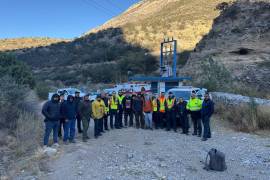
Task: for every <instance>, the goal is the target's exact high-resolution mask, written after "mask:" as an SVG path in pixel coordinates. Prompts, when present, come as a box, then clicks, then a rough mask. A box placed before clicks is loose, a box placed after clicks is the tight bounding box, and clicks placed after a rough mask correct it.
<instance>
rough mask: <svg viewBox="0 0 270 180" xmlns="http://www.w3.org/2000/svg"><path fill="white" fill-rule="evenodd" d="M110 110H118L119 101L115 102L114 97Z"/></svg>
mask: <svg viewBox="0 0 270 180" xmlns="http://www.w3.org/2000/svg"><path fill="white" fill-rule="evenodd" d="M110 108H111V109H114V110H117V109H118V101H117V100H116V102H115V101H114V98H113V97H112V98H111V100H110Z"/></svg>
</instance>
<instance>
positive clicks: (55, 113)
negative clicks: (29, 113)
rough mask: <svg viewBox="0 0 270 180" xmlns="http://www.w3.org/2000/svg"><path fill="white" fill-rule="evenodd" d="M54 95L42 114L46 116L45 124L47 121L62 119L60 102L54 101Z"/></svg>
mask: <svg viewBox="0 0 270 180" xmlns="http://www.w3.org/2000/svg"><path fill="white" fill-rule="evenodd" d="M55 96H58V95H57V94H54V95H53V96H52V98H51V100H50V101H47V102H46V103H45V104H44V105H43V107H42V114H43V115H44V116H45V120H44V121H45V122H47V121H59V120H60V118H61V105H60V103H59V101H54V98H55Z"/></svg>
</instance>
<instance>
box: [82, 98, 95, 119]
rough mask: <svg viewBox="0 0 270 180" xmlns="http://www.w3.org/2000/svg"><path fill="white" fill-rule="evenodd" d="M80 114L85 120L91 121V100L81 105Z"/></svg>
mask: <svg viewBox="0 0 270 180" xmlns="http://www.w3.org/2000/svg"><path fill="white" fill-rule="evenodd" d="M79 114H80V116H82V117H84V118H87V119H90V117H91V114H92V103H91V101H90V100H88V101H85V100H84V101H81V102H80V103H79Z"/></svg>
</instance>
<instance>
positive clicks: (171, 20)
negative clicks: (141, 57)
mask: <svg viewBox="0 0 270 180" xmlns="http://www.w3.org/2000/svg"><path fill="white" fill-rule="evenodd" d="M222 2H229V0H207V1H205V0H142V1H140V2H139V3H137V4H135V5H133V6H132V7H130V8H129V9H128V10H127V11H125V12H124V13H123V14H121V15H120V16H118V17H116V18H114V19H112V20H110V21H108V22H107V23H105V24H104V25H102V26H100V27H98V28H96V29H93V30H90V31H89V32H87V33H86V34H89V33H95V32H97V31H99V30H104V29H107V28H109V27H121V28H122V29H123V32H124V37H125V39H126V41H127V42H130V43H132V44H139V45H141V46H142V47H144V48H147V49H149V50H151V51H155V52H156V51H159V47H160V42H161V41H162V40H163V39H164V37H174V38H175V39H177V40H179V44H180V46H179V50H180V49H181V50H192V49H193V48H194V47H195V45H196V44H197V43H198V42H199V41H200V40H201V38H202V37H203V36H204V35H205V34H207V33H208V32H209V30H210V29H211V26H212V22H213V19H214V18H216V17H217V16H218V15H219V10H218V9H216V6H217V5H218V4H220V3H222Z"/></svg>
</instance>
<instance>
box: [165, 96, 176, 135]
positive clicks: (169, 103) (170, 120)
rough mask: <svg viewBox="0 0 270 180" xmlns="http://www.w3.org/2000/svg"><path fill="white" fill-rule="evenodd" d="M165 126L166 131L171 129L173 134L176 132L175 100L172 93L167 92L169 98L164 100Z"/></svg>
mask: <svg viewBox="0 0 270 180" xmlns="http://www.w3.org/2000/svg"><path fill="white" fill-rule="evenodd" d="M165 108H166V125H167V131H170V130H171V128H173V130H174V132H177V129H176V116H175V114H176V100H175V98H174V96H173V93H172V92H169V97H168V98H167V99H166V106H165Z"/></svg>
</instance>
